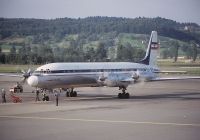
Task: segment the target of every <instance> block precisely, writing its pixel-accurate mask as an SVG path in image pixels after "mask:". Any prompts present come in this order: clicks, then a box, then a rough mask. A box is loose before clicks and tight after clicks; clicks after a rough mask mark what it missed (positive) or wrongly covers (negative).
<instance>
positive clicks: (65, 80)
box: [38, 75, 97, 88]
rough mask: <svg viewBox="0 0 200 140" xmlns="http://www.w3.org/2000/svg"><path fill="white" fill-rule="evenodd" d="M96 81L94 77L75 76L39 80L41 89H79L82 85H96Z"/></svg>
mask: <svg viewBox="0 0 200 140" xmlns="http://www.w3.org/2000/svg"><path fill="white" fill-rule="evenodd" d="M96 84H97V80H96V79H95V75H93V76H92V75H90V76H81V75H80V76H77V75H62V76H46V77H44V76H43V77H41V78H40V79H39V84H38V85H40V87H43V88H64V87H71V86H72V87H81V86H83V85H96Z"/></svg>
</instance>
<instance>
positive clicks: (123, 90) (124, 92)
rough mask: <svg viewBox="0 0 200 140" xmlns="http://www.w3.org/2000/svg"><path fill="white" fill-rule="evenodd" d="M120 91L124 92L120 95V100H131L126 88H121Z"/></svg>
mask: <svg viewBox="0 0 200 140" xmlns="http://www.w3.org/2000/svg"><path fill="white" fill-rule="evenodd" d="M119 90H122V93H119V94H118V98H120V99H129V98H130V95H129V93H128V92H126V87H124V86H123V87H119Z"/></svg>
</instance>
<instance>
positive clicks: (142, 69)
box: [35, 68, 147, 73]
mask: <svg viewBox="0 0 200 140" xmlns="http://www.w3.org/2000/svg"><path fill="white" fill-rule="evenodd" d="M137 70H139V71H147V69H145V68H140V69H88V70H52V71H51V70H49V69H47V70H41V71H35V73H78V72H121V71H137Z"/></svg>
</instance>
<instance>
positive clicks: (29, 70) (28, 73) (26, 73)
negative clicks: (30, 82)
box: [21, 68, 31, 83]
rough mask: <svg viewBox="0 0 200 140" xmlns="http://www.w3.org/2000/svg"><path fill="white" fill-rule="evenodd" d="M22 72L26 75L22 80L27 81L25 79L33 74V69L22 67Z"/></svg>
mask: <svg viewBox="0 0 200 140" xmlns="http://www.w3.org/2000/svg"><path fill="white" fill-rule="evenodd" d="M21 72H22V76H23V77H24V79H23V80H22V83H25V81H26V80H27V79H28V78H29V77H30V76H31V69H30V68H29V69H28V70H27V71H25V70H23V69H22V70H21Z"/></svg>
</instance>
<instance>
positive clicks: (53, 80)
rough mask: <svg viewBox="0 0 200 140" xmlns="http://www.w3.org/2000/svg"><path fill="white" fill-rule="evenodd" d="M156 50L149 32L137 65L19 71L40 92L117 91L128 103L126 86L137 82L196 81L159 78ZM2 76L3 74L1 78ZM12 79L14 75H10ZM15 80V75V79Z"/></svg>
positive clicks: (93, 64)
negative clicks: (101, 88)
mask: <svg viewBox="0 0 200 140" xmlns="http://www.w3.org/2000/svg"><path fill="white" fill-rule="evenodd" d="M158 49H159V43H158V35H157V32H156V31H152V33H151V36H150V39H149V43H148V47H147V50H146V55H145V57H144V58H143V59H142V60H141V61H140V62H139V63H133V62H79V63H64V62H59V63H49V64H45V65H42V66H40V67H38V68H37V69H36V70H35V71H34V72H33V73H32V74H31V73H30V70H28V72H24V71H23V75H22V76H23V77H24V79H27V83H28V84H29V85H30V86H32V87H35V88H41V89H47V90H48V89H49V90H52V89H56V88H62V89H71V90H70V91H68V90H67V92H66V94H67V96H69V97H76V96H77V92H76V91H74V88H76V87H99V86H107V87H119V90H121V93H118V98H120V99H128V98H129V97H130V94H129V93H128V92H126V90H127V87H128V86H129V85H130V84H137V83H139V82H140V81H165V80H183V79H200V77H171V78H162V77H159V76H158V73H162V71H161V70H160V69H159V68H158V66H157V53H158ZM3 75H4V74H3ZM12 76H16V75H12ZM18 76H19V75H18Z"/></svg>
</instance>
